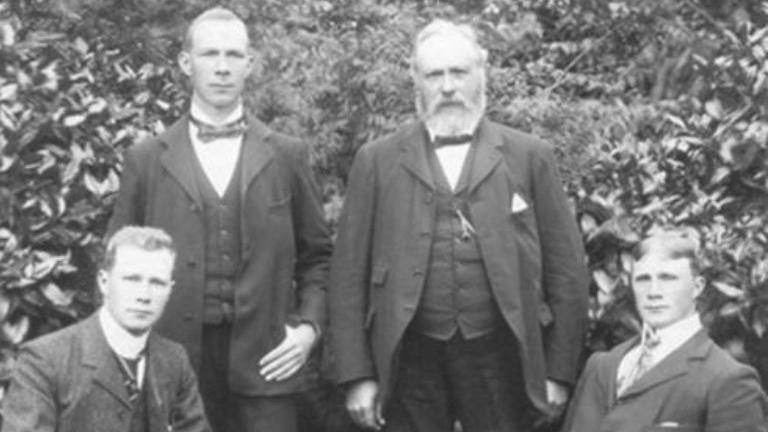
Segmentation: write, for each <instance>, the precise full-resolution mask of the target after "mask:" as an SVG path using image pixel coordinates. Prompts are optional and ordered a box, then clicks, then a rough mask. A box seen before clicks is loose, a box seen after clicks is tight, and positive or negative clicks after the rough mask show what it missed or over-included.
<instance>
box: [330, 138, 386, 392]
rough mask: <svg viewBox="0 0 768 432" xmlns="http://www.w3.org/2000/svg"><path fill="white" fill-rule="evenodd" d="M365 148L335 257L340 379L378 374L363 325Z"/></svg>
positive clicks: (367, 247) (370, 213) (333, 342)
mask: <svg viewBox="0 0 768 432" xmlns="http://www.w3.org/2000/svg"><path fill="white" fill-rule="evenodd" d="M367 150H368V149H367V148H366V147H363V148H361V149H360V150H359V151H358V153H357V155H356V156H355V160H354V162H353V164H352V169H351V171H350V174H349V179H348V181H347V185H348V188H347V193H346V198H345V201H344V207H343V209H342V212H341V217H340V219H339V231H338V236H337V238H336V247H335V250H334V255H333V259H332V261H331V278H330V288H329V299H328V308H329V314H330V329H329V337H330V350H331V353H330V357H331V359H332V360H331V362H332V370H333V371H334V380H336V381H337V382H339V383H345V382H350V381H354V380H358V379H363V378H373V377H374V376H375V368H374V363H373V360H372V356H371V349H370V342H369V339H368V334H367V329H366V326H365V321H366V310H367V309H369V307H370V305H369V304H368V302H369V299H368V280H369V274H370V256H371V247H372V232H373V226H374V215H375V205H376V185H375V177H374V167H373V163H372V161H371V160H370V158H369V154H368V153H367Z"/></svg>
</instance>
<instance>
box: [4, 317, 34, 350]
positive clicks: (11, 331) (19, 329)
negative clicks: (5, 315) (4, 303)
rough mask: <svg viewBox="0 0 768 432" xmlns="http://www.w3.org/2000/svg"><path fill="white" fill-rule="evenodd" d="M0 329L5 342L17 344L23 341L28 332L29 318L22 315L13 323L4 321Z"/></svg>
mask: <svg viewBox="0 0 768 432" xmlns="http://www.w3.org/2000/svg"><path fill="white" fill-rule="evenodd" d="M0 329H1V330H2V334H3V337H4V338H5V340H7V341H9V342H11V343H13V344H19V343H21V341H23V340H24V337H25V336H26V335H27V332H28V331H29V317H28V316H26V315H24V316H22V317H21V318H19V320H18V321H16V322H15V323H12V322H9V321H6V322H4V323H3V325H2V327H0Z"/></svg>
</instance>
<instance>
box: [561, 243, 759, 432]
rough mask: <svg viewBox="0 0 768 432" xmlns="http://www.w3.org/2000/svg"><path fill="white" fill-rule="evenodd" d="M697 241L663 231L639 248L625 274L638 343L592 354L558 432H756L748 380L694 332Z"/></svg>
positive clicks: (755, 395) (753, 379) (699, 286)
mask: <svg viewBox="0 0 768 432" xmlns="http://www.w3.org/2000/svg"><path fill="white" fill-rule="evenodd" d="M698 243H699V242H698V235H697V233H696V232H695V231H693V230H692V229H682V228H678V229H665V230H662V231H659V232H656V233H654V234H652V235H651V236H650V237H648V238H646V239H644V240H643V241H642V242H640V243H639V244H638V245H637V246H636V248H635V250H634V252H633V258H634V263H633V266H632V271H631V283H632V291H633V293H634V296H635V305H636V307H637V311H638V312H639V314H640V318H641V319H642V321H643V331H642V333H641V334H640V335H639V336H637V337H635V338H633V339H630V340H629V341H627V342H625V343H623V344H621V345H618V346H617V347H615V348H614V349H612V350H611V351H610V352H607V353H596V354H594V355H593V356H592V357H591V358H590V359H589V361H588V362H587V366H586V368H585V370H584V373H583V375H582V377H581V378H580V380H579V385H578V387H577V389H576V391H575V393H574V398H573V402H572V404H571V406H570V408H569V410H568V414H567V416H566V421H565V425H564V427H563V429H562V430H563V432H584V431H594V432H603V431H604V432H645V431H690V432H693V431H701V432H764V431H766V430H767V429H766V426H767V425H766V414H767V412H766V400H765V395H764V394H763V391H762V389H761V388H760V382H759V381H758V377H757V374H756V373H755V371H754V369H752V368H751V367H749V366H746V365H743V364H740V363H738V362H737V361H736V360H734V359H733V358H732V357H731V356H730V355H729V354H728V353H727V352H725V351H723V350H722V349H720V348H719V347H718V346H717V345H715V344H714V342H712V340H711V339H710V338H709V336H708V335H707V332H706V330H705V329H704V328H702V325H701V321H700V320H699V314H698V313H697V312H696V298H697V297H698V296H699V295H700V294H701V293H702V291H703V290H704V286H705V281H704V279H703V277H702V276H701V274H700V273H699V271H700V268H699V267H700V262H699V257H698V255H699V252H698V251H699V244H698Z"/></svg>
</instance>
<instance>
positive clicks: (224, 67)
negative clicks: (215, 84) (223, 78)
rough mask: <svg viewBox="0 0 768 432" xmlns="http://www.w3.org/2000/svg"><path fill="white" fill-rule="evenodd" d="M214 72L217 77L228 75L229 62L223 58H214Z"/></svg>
mask: <svg viewBox="0 0 768 432" xmlns="http://www.w3.org/2000/svg"><path fill="white" fill-rule="evenodd" d="M214 71H215V73H216V74H217V75H228V74H229V72H230V67H229V62H228V61H227V59H226V57H225V56H219V57H217V58H216V63H215V65H214Z"/></svg>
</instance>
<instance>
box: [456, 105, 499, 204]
mask: <svg viewBox="0 0 768 432" xmlns="http://www.w3.org/2000/svg"><path fill="white" fill-rule="evenodd" d="M476 141H477V142H476V143H475V144H474V145H475V146H476V147H475V154H474V157H473V158H472V168H471V170H470V178H469V184H468V185H467V192H469V193H470V194H471V193H472V192H473V191H474V190H475V189H477V187H478V186H480V184H481V183H482V182H483V181H484V180H485V179H487V178H488V177H489V176H490V174H491V173H492V172H493V170H494V168H496V166H497V165H498V164H499V162H501V158H502V154H501V151H500V149H501V147H502V146H503V145H504V141H503V140H502V137H501V135H500V134H499V132H498V130H497V129H496V128H495V127H494V126H493V125H492V124H491V123H490V122H489V121H488V120H486V119H483V120H481V122H480V125H479V126H478V130H477V139H476ZM457 191H458V190H457Z"/></svg>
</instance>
